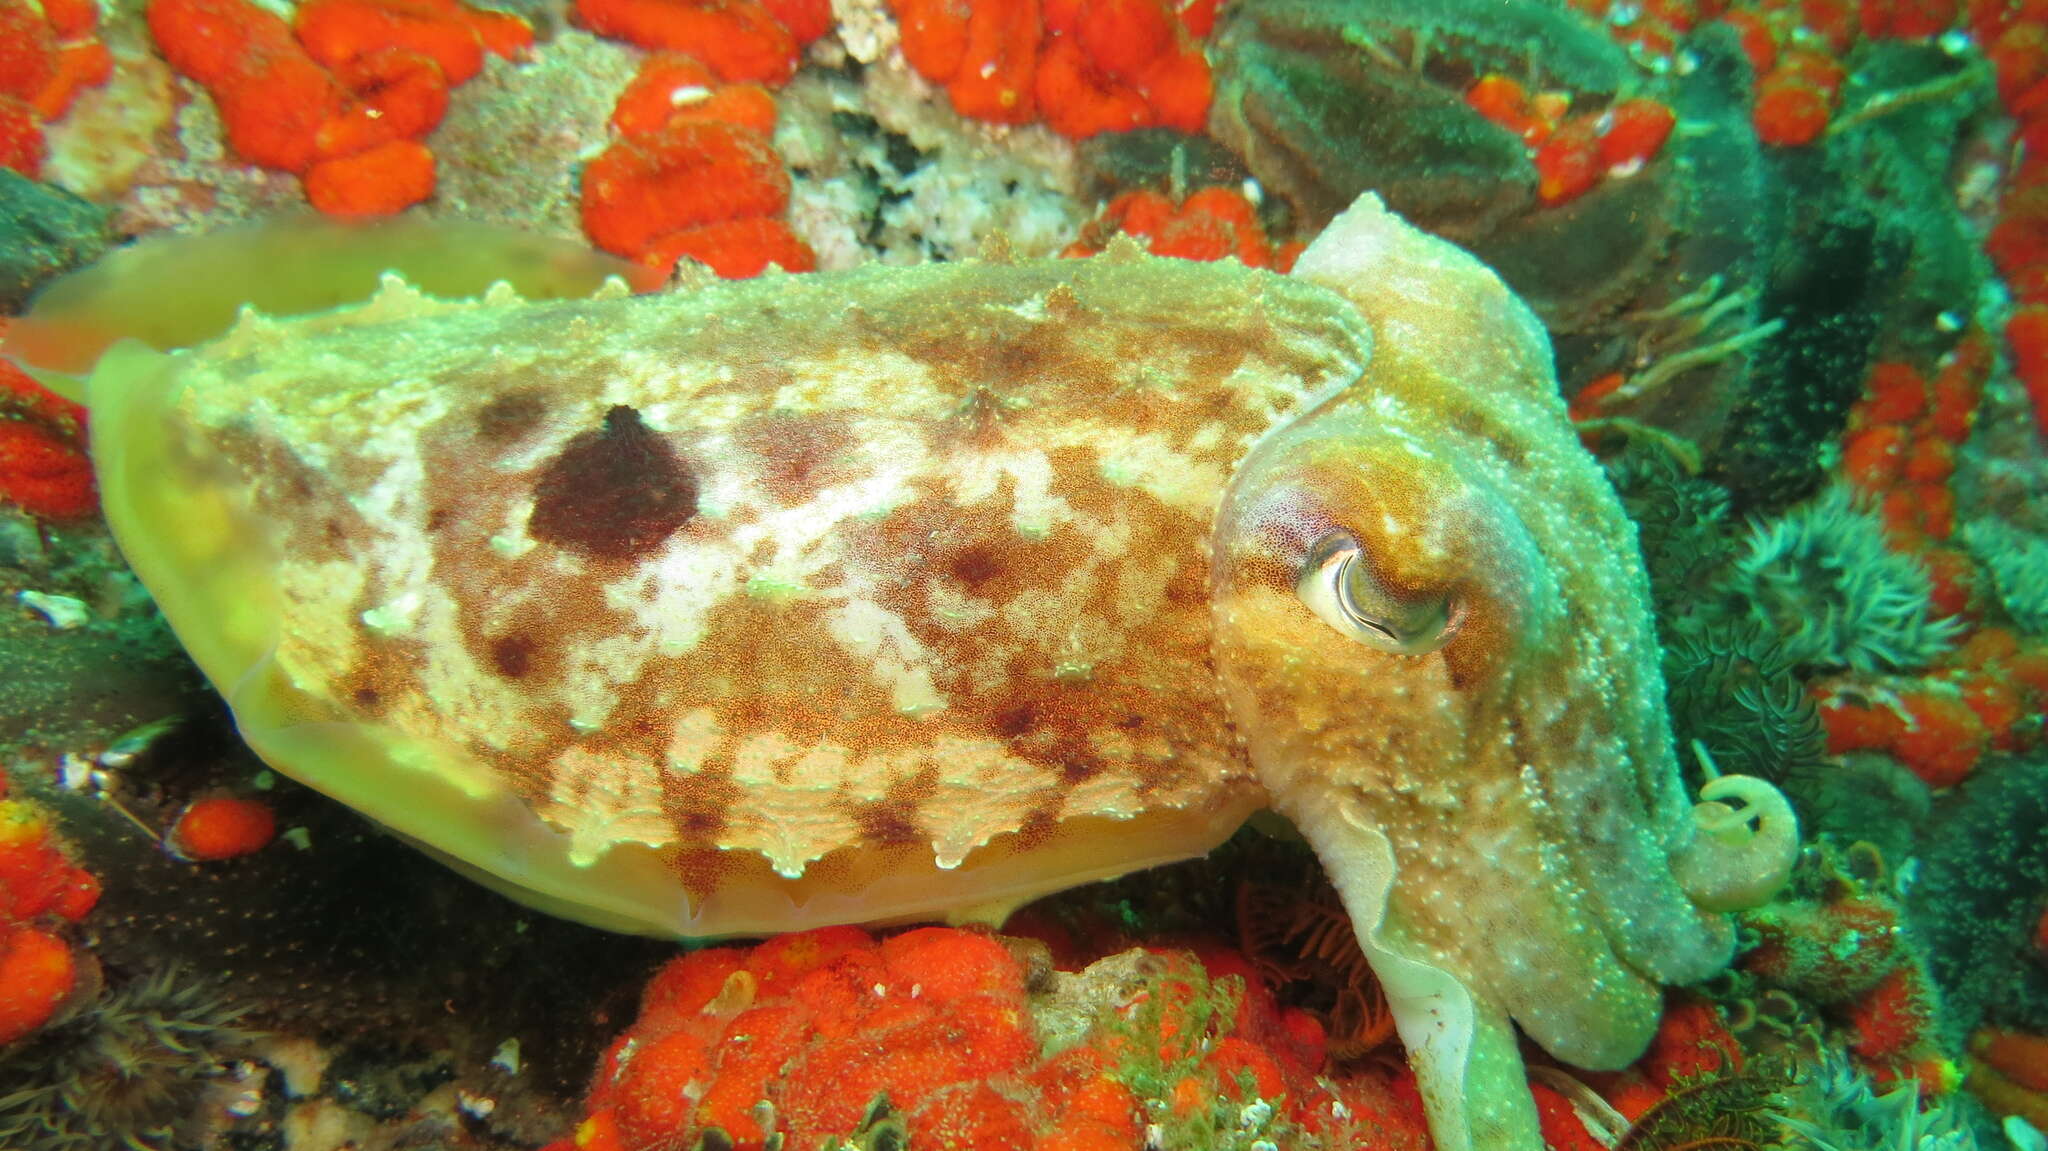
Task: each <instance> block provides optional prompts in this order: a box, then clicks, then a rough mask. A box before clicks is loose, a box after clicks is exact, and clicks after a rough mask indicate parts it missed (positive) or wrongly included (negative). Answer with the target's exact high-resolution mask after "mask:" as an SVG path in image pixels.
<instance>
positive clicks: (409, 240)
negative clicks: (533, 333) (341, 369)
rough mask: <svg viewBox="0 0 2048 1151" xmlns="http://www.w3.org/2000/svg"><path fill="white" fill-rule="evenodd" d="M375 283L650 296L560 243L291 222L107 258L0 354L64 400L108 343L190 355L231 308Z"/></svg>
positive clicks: (322, 297)
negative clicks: (610, 287)
mask: <svg viewBox="0 0 2048 1151" xmlns="http://www.w3.org/2000/svg"><path fill="white" fill-rule="evenodd" d="M386 273H396V274H397V275H399V276H400V277H402V278H403V279H404V280H405V281H406V282H407V283H409V284H412V285H413V286H415V287H417V288H419V289H420V290H422V291H424V292H426V293H427V294H428V295H433V296H441V297H449V298H462V297H468V296H476V295H481V294H482V293H483V292H484V291H485V290H486V289H487V288H489V287H490V285H491V284H493V283H495V282H498V281H504V282H506V283H509V284H510V285H511V286H512V287H513V289H515V290H516V291H517V292H518V293H519V294H520V295H521V296H523V297H525V298H526V299H529V300H538V299H556V298H565V297H574V296H586V295H589V294H590V293H592V292H594V291H596V290H597V289H598V288H599V287H600V286H602V285H603V283H604V282H605V279H606V278H607V277H609V276H619V277H621V278H623V279H625V280H627V281H629V282H631V283H632V284H633V286H634V287H635V288H637V289H639V290H642V291H646V290H650V289H652V288H655V287H658V286H659V280H658V278H657V277H655V276H654V274H653V273H652V272H651V271H650V270H649V269H647V268H643V267H640V266H639V265H636V264H629V263H627V262H625V261H623V260H619V259H615V258H613V257H611V256H607V255H604V254H603V253H601V252H596V251H593V250H591V249H589V248H587V247H584V246H583V245H581V244H579V243H576V242H574V241H570V240H562V239H556V238H553V237H548V236H539V235H534V234H531V233H527V232H519V231H514V230H512V229H510V228H505V227H500V226H495V225H490V224H481V223H469V222H461V221H426V220H387V221H380V222H377V223H373V224H342V223H338V222H336V221H332V220H328V219H326V218H324V217H319V216H293V217H288V218H284V219H275V220H266V221H263V222H260V223H255V224H245V225H241V226H239V227H233V228H227V229H223V230H221V231H217V232H209V233H206V234H205V235H199V236H183V235H169V234H163V235H157V236H152V237H149V238H146V239H143V240H141V241H139V242H137V243H135V244H131V245H129V246H128V247H125V248H121V249H119V250H117V251H114V252H112V253H110V254H109V255H108V256H107V257H106V258H105V259H103V260H101V261H99V262H98V263H96V264H93V265H92V266H91V267H88V268H84V269H82V270H80V271H77V272H74V273H72V274H70V275H68V276H64V277H62V278H60V279H58V280H56V281H55V282H53V283H51V284H50V285H49V286H48V287H46V288H44V289H43V290H42V291H41V292H40V293H38V294H37V296H36V299H35V302H34V304H33V305H32V306H31V307H30V309H29V311H28V314H27V315H24V316H22V317H21V318H20V319H17V320H15V321H14V323H13V324H12V325H10V326H9V328H8V331H7V338H6V341H5V343H4V344H0V354H4V355H6V356H8V357H10V358H12V359H14V360H15V361H16V362H18V363H20V364H21V365H22V366H23V367H24V368H26V369H28V370H29V371H30V372H31V373H33V374H34V375H35V376H36V378H37V379H38V380H41V381H42V382H43V383H44V384H45V385H46V386H50V387H52V388H53V389H54V390H57V391H60V392H62V393H64V394H66V395H70V396H71V397H72V398H78V396H77V393H78V392H79V391H80V390H81V381H82V380H83V378H84V377H85V376H86V375H87V374H89V373H90V372H91V371H92V366H93V364H94V363H95V362H97V361H98V360H99V357H100V354H101V353H102V352H104V351H105V350H106V349H107V348H108V347H109V346H111V345H112V344H113V343H114V342H115V341H117V340H122V339H136V340H140V341H142V342H143V343H145V344H148V345H149V346H151V347H153V348H156V349H157V350H159V351H170V350H172V349H174V348H184V347H190V346H192V345H193V344H197V343H202V342H204V341H206V340H209V339H212V338H213V337H215V336H217V335H220V334H221V333H222V332H225V331H227V330H228V328H229V327H231V326H232V325H233V324H234V322H235V316H236V315H237V314H238V313H239V312H240V311H241V310H242V308H244V307H245V306H246V307H252V308H255V309H256V310H257V311H259V312H262V313H264V314H266V315H272V316H289V315H301V314H305V313H308V312H318V311H324V310H326V309H328V308H335V307H340V306H342V305H344V304H352V303H357V302H360V301H362V300H365V299H368V298H369V297H370V296H371V295H372V294H373V293H374V292H375V291H376V290H377V286H378V282H379V278H380V277H382V276H383V275H384V274H386Z"/></svg>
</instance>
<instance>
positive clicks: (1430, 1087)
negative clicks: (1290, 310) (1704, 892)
mask: <svg viewBox="0 0 2048 1151" xmlns="http://www.w3.org/2000/svg"><path fill="white" fill-rule="evenodd" d="M1295 274H1296V275H1298V276H1301V277H1303V278H1306V279H1309V280H1311V281H1314V282H1320V283H1325V284H1328V285H1330V286H1332V287H1333V288H1336V289H1337V290H1339V291H1342V292H1344V293H1345V294H1346V295H1347V296H1349V297H1350V298H1351V299H1352V300H1353V301H1354V302H1355V303H1356V304H1357V305H1358V307H1359V309H1360V311H1361V312H1362V313H1363V314H1364V315H1365V316H1366V319H1367V321H1368V323H1369V324H1370V325H1371V327H1372V330H1373V333H1374V336H1375V351H1374V356H1373V361H1372V364H1371V366H1370V368H1369V369H1368V370H1367V372H1366V375H1365V377H1364V378H1363V379H1362V380H1361V381H1360V382H1359V384H1358V385H1357V386H1354V387H1352V388H1350V389H1347V390H1346V391H1345V392H1343V393H1342V394H1340V395H1339V396H1337V397H1334V398H1333V399H1332V400H1330V401H1329V402H1327V403H1325V404H1324V405H1322V406H1321V407H1319V408H1318V409H1317V410H1316V411H1314V412H1312V413H1310V414H1309V415H1307V416H1305V417H1303V418H1302V419H1300V420H1297V421H1295V422H1294V423H1292V424H1290V425H1289V426H1287V427H1285V428H1282V429H1280V430H1278V431H1276V432H1274V433H1273V434H1272V435H1269V436H1268V437H1266V439H1265V440H1263V441H1262V442H1261V443H1260V444H1259V445H1258V446H1257V447H1256V448H1254V449H1253V451H1252V453H1251V454H1250V456H1249V457H1248V458H1247V459H1246V460H1245V462H1244V464H1243V465H1242V466H1241V467H1240V468H1239V469H1238V472H1237V474H1236V475H1235V476H1234V477H1233V479H1232V481H1231V485H1230V489H1229V491H1228V493H1227V495H1226V497H1225V500H1224V503H1223V506H1222V509H1221V511H1220V513H1219V515H1218V521H1217V528H1216V541H1215V546H1214V562H1215V573H1216V575H1215V592H1214V596H1215V598H1214V610H1215V615H1216V621H1217V629H1216V648H1215V650H1216V662H1217V666H1218V670H1219V672H1220V673H1221V676H1222V679H1223V682H1224V684H1225V689H1226V693H1227V695H1228V698H1229V700H1230V704H1231V710H1232V718H1233V720H1234V721H1235V722H1236V723H1237V725H1238V727H1239V729H1240V730H1241V731H1242V732H1243V733H1244V734H1245V735H1246V737H1247V739H1248V740H1249V746H1250V751H1251V755H1252V759H1253V761H1254V762H1255V763H1257V764H1258V766H1259V770H1260V777H1261V779H1262V780H1263V781H1264V782H1265V783H1266V786H1267V787H1268V788H1269V789H1270V790H1271V792H1272V793H1273V797H1274V801H1275V806H1276V807H1278V809H1279V810H1280V811H1281V812H1282V813H1283V814H1286V815H1287V816H1289V817H1290V818H1291V819H1293V820H1294V821H1295V823H1296V825H1297V826H1299V827H1300V828H1301V829H1302V831H1303V832H1304V834H1306V835H1307V837H1308V838H1309V840H1310V842H1311V843H1313V844H1314V845H1315V847H1316V849H1317V851H1318V853H1319V855H1321V857H1322V858H1323V860H1324V863H1325V865H1326V867H1327V868H1328V869H1329V871H1330V873H1331V877H1332V879H1333V881H1334V882H1335V883H1336V885H1337V888H1338V890H1339V892H1340V894H1341V895H1342V896H1343V897H1344V901H1345V904H1346V907H1347V909H1348V910H1349V911H1350V912H1351V915H1352V920H1353V923H1354V925H1355V926H1356V927H1357V928H1358V931H1359V934H1360V938H1361V941H1362V942H1363V943H1364V944H1365V945H1366V947H1367V954H1368V956H1369V957H1370V958H1371V960H1372V962H1373V966H1374V969H1375V970H1376V971H1377V972H1379V974H1380V975H1381V977H1382V979H1383V981H1384V982H1386V984H1387V986H1388V990H1389V993H1390V998H1391V1001H1392V1003H1393V1005H1394V1009H1395V1014H1396V1018H1397V1021H1398V1024H1399V1027H1400V1030H1401V1034H1402V1037H1403V1039H1404V1040H1405V1041H1406V1042H1407V1044H1408V1048H1409V1051H1410V1053H1411V1058H1413V1059H1414V1060H1415V1062H1416V1066H1417V1070H1418V1072H1419V1074H1420V1076H1421V1080H1422V1085H1423V1088H1424V1092H1425V1096H1426V1098H1427V1100H1428V1102H1429V1104H1430V1108H1431V1117H1432V1126H1433V1128H1434V1130H1435V1134H1436V1139H1437V1143H1438V1145H1439V1146H1467V1145H1476V1146H1481V1147H1499V1146H1536V1145H1538V1143H1539V1140H1538V1137H1537V1135H1536V1130H1535V1116H1534V1113H1533V1109H1532V1108H1531V1107H1530V1106H1529V1105H1528V1100H1527V1094H1526V1092H1524V1091H1522V1090H1521V1087H1520V1084H1521V1064H1520V1059H1519V1057H1518V1056H1517V1054H1516V1051H1515V1045H1514V1037H1513V1033H1512V1029H1511V1028H1510V1027H1509V1026H1508V1019H1509V1017H1512V1018H1513V1019H1514V1021H1515V1022H1517V1023H1519V1024H1521V1026H1522V1028H1523V1029H1524V1030H1525V1031H1526V1032H1527V1033H1528V1034H1529V1035H1530V1036H1531V1037H1532V1038H1534V1039H1536V1040H1537V1041H1538V1042H1539V1043H1541V1044H1543V1046H1544V1047H1546V1048H1547V1049H1549V1050H1550V1051H1551V1052H1553V1053H1554V1054H1556V1055H1558V1056H1559V1057H1561V1058H1563V1059H1566V1060H1569V1061H1571V1062H1574V1063H1578V1064H1581V1065H1584V1066H1590V1067H1596V1068H1606V1067H1619V1066H1622V1065H1623V1064H1625V1063H1626V1062H1628V1061H1629V1060H1631V1059H1633V1058H1634V1057H1635V1056H1636V1055H1638V1054H1640V1053H1641V1051H1642V1049H1643V1046H1644V1044H1645V1043H1647V1042H1648V1039H1649V1037H1650V1034H1651V1032H1652V1031H1653V1029H1654V1028H1655V1026H1656V1021H1657V1017H1658V1014H1659V991H1658V987H1659V984H1660V982H1680V981H1689V980H1696V979H1700V978H1703V977H1705V976H1706V975H1708V974H1711V973H1712V972H1714V971H1716V970H1718V969H1719V968H1720V967H1721V966H1722V965H1723V964H1725V963H1726V961H1727V959H1728V956H1729V952H1730V948H1731V944H1732V941H1731V937H1730V931H1729V926H1728V923H1727V921H1726V919H1725V918H1724V917H1722V916H1719V915H1715V914H1711V913H1708V912H1706V911H1703V910H1701V909H1699V908H1697V907H1696V906H1694V903H1693V901H1692V899H1690V898H1689V897H1688V895H1687V893H1686V892H1685V891H1684V890H1682V889H1681V887H1680V884H1679V882H1678V881H1677V879H1676V878H1675V877H1674V875H1673V873H1672V869H1671V865H1670V857H1671V856H1672V855H1673V854H1674V853H1680V854H1683V853H1688V852H1691V851H1695V850H1697V851H1702V852H1705V853H1711V851H1712V849H1711V848H1710V847H1707V846H1706V845H1704V844H1700V843H1696V841H1695V838H1694V834H1693V827H1694V825H1693V820H1692V818H1691V816H1690V812H1689V809H1688V805H1687V803H1686V799H1685V796H1684V794H1683V792H1682V790H1681V781H1680V777H1679V774H1678V770H1677V765H1676V763H1675V762H1674V760H1673V756H1672V751H1671V736H1670V726H1669V721H1668V719H1667V718H1666V716H1665V714H1664V708H1663V684H1662V682H1661V678H1660V676H1659V674H1658V670H1657V646H1656V641H1655V638H1654V631H1653V628H1652V623H1651V618H1650V612H1649V607H1648V605H1649V595H1648V588H1647V584H1646V580H1645V578H1644V575H1643V572H1642V568H1641V565H1640V563H1639V562H1638V561H1637V559H1636V555H1637V549H1636V543H1635V533H1634V529H1633V527H1632V526H1631V525H1630V524H1629V523H1628V521H1627V519H1626V518H1625V517H1624V516H1623V515H1622V513H1621V510H1620V507H1619V505H1618V504H1617V502H1616V500H1615V498H1614V495H1613V492H1612V490H1611V488H1609V486H1608V484H1607V482H1606V480H1605V478H1604V477H1603V476H1602V475H1601V473H1600V469H1599V467H1598V465H1597V464H1596V463H1595V462H1594V461H1593V460H1592V458H1591V457H1590V456H1588V455H1587V454H1586V453H1585V452H1584V451H1583V450H1581V449H1580V447H1579V446H1578V445H1577V443H1576V442H1574V438H1573V436H1572V432H1571V427H1570V424H1569V422H1568V420H1567V419H1566V417H1565V414H1564V412H1563V408H1562V402H1561V401H1560V400H1559V398H1558V396H1557V391H1556V386H1555V383H1554V380H1553V378H1552V376H1551V365H1550V354H1549V346H1548V342H1547V340H1546V339H1545V338H1544V336H1543V332H1542V329H1541V327H1540V326H1539V325H1538V324H1537V323H1536V321H1535V319H1534V317H1533V316H1532V315H1531V314H1530V313H1529V311H1528V309H1527V308H1525V307H1524V306H1523V305H1522V304H1521V302H1520V301H1518V300H1516V299H1515V298H1514V297H1513V295H1512V294H1510V293H1509V292H1508V291H1507V289H1506V288H1505V287H1504V286H1502V284H1501V283H1500V281H1499V280H1498V279H1497V278H1496V277H1494V275H1493V274H1492V273H1491V272H1489V271H1487V270H1486V269H1485V268H1484V267H1482V266H1481V265H1480V264H1479V263H1478V262H1477V261H1475V260H1473V259H1472V258H1471V257H1470V256H1469V255H1467V254H1465V253H1464V252H1462V251H1460V250H1458V249H1457V248H1455V247H1453V246H1452V245H1450V244H1447V243H1445V242H1443V241H1441V240H1437V239H1435V238H1433V237H1429V236H1426V235H1423V234H1422V233H1419V232H1417V231H1415V230H1414V229H1412V228H1409V227H1407V226H1405V225H1403V224H1402V223H1400V221H1398V220H1397V219H1395V218H1394V217H1393V216H1392V215H1391V214H1389V213H1387V212H1386V211H1385V210H1384V209H1382V208H1381V207H1380V206H1379V204H1378V203H1377V202H1376V201H1374V200H1372V198H1370V197H1367V198H1365V199H1363V200H1361V201H1360V202H1359V203H1358V204H1357V205H1355V206H1353V207H1352V208H1351V209H1349V210H1348V211H1347V212H1346V213H1345V214H1344V215H1342V216H1340V217H1339V218H1338V219H1337V220H1336V221H1335V222H1334V223H1332V225H1331V226H1330V228H1329V229H1328V230H1327V231H1325V232H1324V233H1323V234H1322V236H1321V237H1319V238H1318V239H1317V241H1316V243H1315V245H1314V246H1313V247H1311V248H1310V249H1309V251H1308V252H1306V253H1304V254H1303V256H1302V259H1301V260H1300V262H1299V263H1298V264H1297V266H1296V273H1295ZM1332 532H1343V533H1346V534H1348V535H1349V536H1350V537H1352V538H1354V539H1356V540H1357V542H1358V544H1359V556H1360V559H1359V563H1360V564H1362V565H1364V566H1365V567H1367V568H1369V569H1370V571H1371V575H1372V583H1373V584H1374V585H1375V586H1376V587H1377V588H1378V589H1380V591H1381V592H1382V593H1383V594H1382V597H1381V598H1382V600H1383V603H1384V605H1385V606H1387V607H1388V608H1389V609H1390V610H1391V611H1393V612H1394V613H1396V614H1399V613H1400V612H1402V611H1403V610H1404V609H1405V610H1406V612H1407V614H1409V615H1411V616H1420V617H1422V618H1429V616H1430V613H1429V612H1428V611H1427V610H1423V608H1424V607H1426V606H1427V605H1439V604H1440V605H1445V607H1446V608H1447V614H1448V615H1449V617H1450V618H1451V619H1452V621H1453V624H1452V627H1451V628H1450V630H1449V634H1448V635H1447V636H1443V637H1440V641H1439V643H1438V644H1437V645H1435V647H1434V650H1430V651H1425V652H1415V651H1388V650H1380V649H1378V648H1375V647H1373V646H1369V645H1368V644H1366V643H1363V642H1359V641H1357V640H1355V639H1350V638H1349V637H1344V636H1340V635H1338V634H1335V633H1334V631H1333V629H1332V628H1331V627H1330V626H1329V625H1327V624H1326V623H1325V622H1324V621H1323V620H1321V619H1318V618H1316V617H1314V616H1313V615H1311V614H1309V613H1304V612H1303V611H1302V610H1301V608H1302V604H1301V597H1300V595H1299V594H1298V591H1297V580H1298V578H1299V573H1300V572H1301V571H1302V569H1303V567H1304V564H1305V563H1306V562H1308V560H1307V556H1306V553H1307V551H1308V549H1310V548H1313V547H1314V545H1315V542H1316V541H1318V540H1322V539H1326V538H1329V536H1330V535H1331V533H1332ZM1765 790H1766V791H1768V790H1769V789H1768V786H1767V785H1765ZM1772 794H1775V793H1772ZM1772 816H1773V822H1772V824H1771V826H1772V828H1773V830H1774V831H1778V830H1782V829H1783V828H1785V827H1786V825H1787V823H1788V821H1789V812H1788V811H1787V810H1783V809H1780V810H1777V811H1775V812H1773V813H1772ZM1794 839H1795V842H1794V843H1792V844H1789V845H1787V844H1784V843H1778V844H1777V845H1776V848H1775V850H1774V851H1772V852H1771V853H1770V854H1771V855H1772V856H1773V858H1772V860H1771V865H1772V866H1775V865H1776V863H1777V862H1780V861H1782V862H1785V863H1789V861H1790V853H1791V850H1792V849H1793V848H1794V847H1796V833H1795V834H1794ZM1747 846H1748V843H1747V841H1746V840H1744V841H1743V842H1742V843H1741V844H1740V845H1739V846H1738V847H1735V848H1732V849H1731V850H1730V851H1729V852H1725V853H1723V854H1727V855H1733V854H1736V853H1737V852H1738V851H1740V850H1745V849H1746V848H1747ZM1743 862H1744V863H1752V862H1753V861H1751V860H1749V859H1748V858H1746V857H1745V858H1744V860H1743ZM1757 865H1758V866H1762V865H1761V864H1760V863H1759V864H1757ZM1782 878H1783V877H1782V875H1780V876H1778V881H1779V882H1782ZM1768 894H1769V892H1768V891H1766V892H1765V893H1764V895H1765V897H1768Z"/></svg>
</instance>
